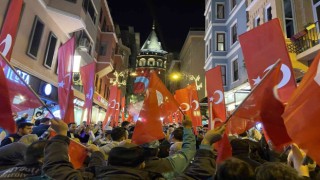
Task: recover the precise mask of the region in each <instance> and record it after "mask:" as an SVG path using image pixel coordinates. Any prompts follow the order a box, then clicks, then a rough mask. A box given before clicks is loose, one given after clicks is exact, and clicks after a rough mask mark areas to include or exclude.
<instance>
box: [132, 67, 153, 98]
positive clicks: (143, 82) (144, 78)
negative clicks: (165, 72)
mask: <svg viewBox="0 0 320 180" xmlns="http://www.w3.org/2000/svg"><path fill="white" fill-rule="evenodd" d="M149 79H150V71H149V70H145V71H144V72H143V73H139V75H138V76H137V77H135V80H134V83H133V93H134V94H143V93H145V92H146V90H147V89H148V88H149V83H150V80H149Z"/></svg>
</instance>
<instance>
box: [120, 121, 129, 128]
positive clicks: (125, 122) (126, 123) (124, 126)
mask: <svg viewBox="0 0 320 180" xmlns="http://www.w3.org/2000/svg"><path fill="white" fill-rule="evenodd" d="M129 125H130V122H129V121H123V122H122V123H121V127H123V128H125V129H128V128H129Z"/></svg>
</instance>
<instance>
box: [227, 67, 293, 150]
mask: <svg viewBox="0 0 320 180" xmlns="http://www.w3.org/2000/svg"><path fill="white" fill-rule="evenodd" d="M281 66H282V64H281V63H280V62H278V63H276V65H275V66H274V67H273V68H271V70H270V71H269V72H268V73H267V74H266V75H265V76H264V77H263V79H262V81H261V82H260V83H259V84H258V85H257V86H255V88H254V89H253V90H252V91H251V93H250V94H249V95H248V96H247V98H246V99H245V100H244V101H243V102H242V103H241V104H240V105H239V107H238V108H237V109H236V110H235V111H234V113H233V114H232V115H231V117H230V121H229V122H228V126H229V128H230V131H231V133H237V134H241V133H243V132H244V131H246V130H248V129H250V128H251V127H253V126H254V125H255V124H256V122H258V121H261V122H262V123H263V127H264V130H265V131H266V132H267V134H268V135H269V138H270V140H271V141H272V143H273V145H275V146H276V147H280V146H283V145H285V144H288V143H290V142H291V139H290V138H289V136H288V134H287V131H286V128H285V126H284V121H283V119H282V118H281V115H282V113H283V111H284V107H283V104H282V103H281V102H280V101H279V100H278V99H277V98H276V97H275V96H274V94H275V93H274V92H276V85H277V84H278V77H279V74H280V72H281Z"/></svg>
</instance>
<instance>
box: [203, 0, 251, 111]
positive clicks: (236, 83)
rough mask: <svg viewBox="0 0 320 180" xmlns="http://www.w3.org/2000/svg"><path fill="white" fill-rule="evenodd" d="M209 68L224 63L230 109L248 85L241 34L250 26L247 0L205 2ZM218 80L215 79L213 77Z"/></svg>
mask: <svg viewBox="0 0 320 180" xmlns="http://www.w3.org/2000/svg"><path fill="white" fill-rule="evenodd" d="M204 16H205V37H204V40H205V66H204V69H205V71H208V70H209V69H211V68H214V67H216V66H221V70H222V82H223V86H224V90H225V99H226V106H227V110H232V109H234V108H235V107H236V105H237V104H239V103H240V102H241V101H242V99H243V95H242V93H241V94H239V96H238V97H237V95H238V94H237V93H236V92H238V91H242V89H246V88H247V87H248V83H246V82H247V72H246V69H245V66H244V61H243V54H242V51H241V47H240V43H239V41H238V36H239V35H240V34H242V33H244V32H246V30H247V25H246V24H247V22H246V1H245V0H207V1H206V6H205V13H204ZM213 80H214V79H213Z"/></svg>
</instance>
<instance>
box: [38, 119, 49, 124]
mask: <svg viewBox="0 0 320 180" xmlns="http://www.w3.org/2000/svg"><path fill="white" fill-rule="evenodd" d="M40 123H41V124H46V125H49V124H50V119H49V118H42V119H41V120H40Z"/></svg>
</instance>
